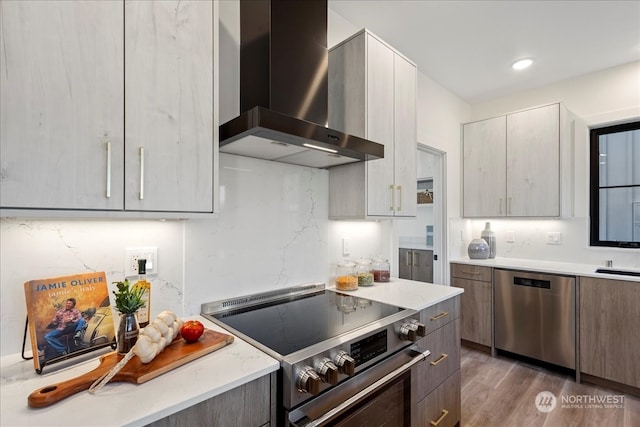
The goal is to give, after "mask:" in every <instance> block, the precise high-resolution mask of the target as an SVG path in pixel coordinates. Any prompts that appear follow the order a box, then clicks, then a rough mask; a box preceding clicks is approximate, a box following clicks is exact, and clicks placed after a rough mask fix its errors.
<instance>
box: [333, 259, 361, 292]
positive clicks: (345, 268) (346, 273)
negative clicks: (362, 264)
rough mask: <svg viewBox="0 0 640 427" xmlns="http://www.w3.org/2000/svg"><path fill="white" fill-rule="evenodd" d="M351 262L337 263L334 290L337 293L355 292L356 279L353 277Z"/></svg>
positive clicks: (353, 265)
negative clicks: (337, 291)
mask: <svg viewBox="0 0 640 427" xmlns="http://www.w3.org/2000/svg"><path fill="white" fill-rule="evenodd" d="M355 266H356V264H355V263H354V262H353V261H344V262H341V263H338V267H337V269H336V289H337V290H339V291H355V290H356V289H358V279H357V278H356V276H355V272H354V268H355Z"/></svg>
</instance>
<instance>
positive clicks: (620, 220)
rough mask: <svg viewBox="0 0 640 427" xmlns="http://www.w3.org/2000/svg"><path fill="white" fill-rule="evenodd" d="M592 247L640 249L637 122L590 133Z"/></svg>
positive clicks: (639, 126) (639, 130) (639, 132)
mask: <svg viewBox="0 0 640 427" xmlns="http://www.w3.org/2000/svg"><path fill="white" fill-rule="evenodd" d="M590 141H591V142H590V169H591V183H590V193H591V197H590V205H591V207H590V214H591V226H590V241H591V246H610V247H618V248H640V121H636V122H633V123H625V124H619V125H614V126H607V127H602V128H598V129H591V131H590Z"/></svg>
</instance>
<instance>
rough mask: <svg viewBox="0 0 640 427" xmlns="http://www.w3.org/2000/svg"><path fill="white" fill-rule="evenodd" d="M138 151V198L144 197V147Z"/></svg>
mask: <svg viewBox="0 0 640 427" xmlns="http://www.w3.org/2000/svg"><path fill="white" fill-rule="evenodd" d="M139 151H140V200H143V199H144V147H140V148H139Z"/></svg>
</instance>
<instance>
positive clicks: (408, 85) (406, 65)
mask: <svg viewBox="0 0 640 427" xmlns="http://www.w3.org/2000/svg"><path fill="white" fill-rule="evenodd" d="M394 71H395V72H394V75H395V76H394V87H395V91H394V126H395V128H394V131H395V136H394V157H395V163H394V183H395V186H396V188H395V200H394V202H395V210H394V215H395V216H409V217H415V216H416V210H417V200H416V192H417V191H418V183H417V180H416V175H417V163H416V162H417V157H418V156H417V150H418V146H417V141H416V91H417V87H416V80H417V78H416V67H415V66H414V65H413V64H412V63H410V62H409V61H407V60H405V59H404V58H402V57H401V56H399V55H394ZM385 157H386V149H385Z"/></svg>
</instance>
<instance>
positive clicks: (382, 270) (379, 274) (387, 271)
mask: <svg viewBox="0 0 640 427" xmlns="http://www.w3.org/2000/svg"><path fill="white" fill-rule="evenodd" d="M372 272H373V281H374V282H388V281H389V280H390V278H391V266H390V265H389V261H388V260H386V259H384V258H382V257H381V256H378V257H376V258H375V259H374V260H373V264H372Z"/></svg>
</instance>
